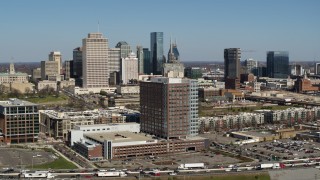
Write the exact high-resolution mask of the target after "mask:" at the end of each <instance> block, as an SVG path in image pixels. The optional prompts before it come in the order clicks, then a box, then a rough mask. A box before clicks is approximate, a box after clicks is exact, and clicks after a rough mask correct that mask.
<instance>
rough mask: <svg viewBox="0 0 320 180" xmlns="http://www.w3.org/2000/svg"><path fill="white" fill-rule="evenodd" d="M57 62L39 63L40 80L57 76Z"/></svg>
mask: <svg viewBox="0 0 320 180" xmlns="http://www.w3.org/2000/svg"><path fill="white" fill-rule="evenodd" d="M59 72H60V71H59V62H58V61H41V79H42V80H48V77H49V76H51V77H52V76H55V77H57V76H59V75H60V74H59Z"/></svg>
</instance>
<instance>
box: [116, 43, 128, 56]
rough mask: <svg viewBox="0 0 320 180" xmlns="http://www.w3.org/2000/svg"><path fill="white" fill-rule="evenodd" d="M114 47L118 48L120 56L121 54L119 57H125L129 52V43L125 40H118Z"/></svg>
mask: <svg viewBox="0 0 320 180" xmlns="http://www.w3.org/2000/svg"><path fill="white" fill-rule="evenodd" d="M116 48H120V56H121V58H126V57H128V55H129V54H130V53H131V48H130V45H129V44H128V43H127V42H125V41H120V42H118V43H117V45H116ZM121 58H120V59H121Z"/></svg>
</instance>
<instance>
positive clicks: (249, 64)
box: [244, 58, 258, 74]
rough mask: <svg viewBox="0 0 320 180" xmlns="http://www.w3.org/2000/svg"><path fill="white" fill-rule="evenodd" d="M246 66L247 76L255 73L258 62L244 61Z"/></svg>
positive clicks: (252, 60)
mask: <svg viewBox="0 0 320 180" xmlns="http://www.w3.org/2000/svg"><path fill="white" fill-rule="evenodd" d="M244 66H245V71H246V73H247V74H249V73H253V71H254V70H255V69H257V68H258V62H257V61H255V60H254V59H251V58H249V59H246V60H245V61H244Z"/></svg>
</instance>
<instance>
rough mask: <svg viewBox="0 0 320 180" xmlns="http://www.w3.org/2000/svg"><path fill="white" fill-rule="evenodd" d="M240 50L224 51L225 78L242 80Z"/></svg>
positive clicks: (230, 49)
mask: <svg viewBox="0 0 320 180" xmlns="http://www.w3.org/2000/svg"><path fill="white" fill-rule="evenodd" d="M240 58H241V50H240V48H229V49H224V78H225V79H226V78H232V79H235V78H240Z"/></svg>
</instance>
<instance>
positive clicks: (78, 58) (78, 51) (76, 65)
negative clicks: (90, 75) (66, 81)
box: [72, 47, 82, 78]
mask: <svg viewBox="0 0 320 180" xmlns="http://www.w3.org/2000/svg"><path fill="white" fill-rule="evenodd" d="M73 70H74V71H73V75H72V77H74V78H81V77H82V47H77V48H75V49H73Z"/></svg>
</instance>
